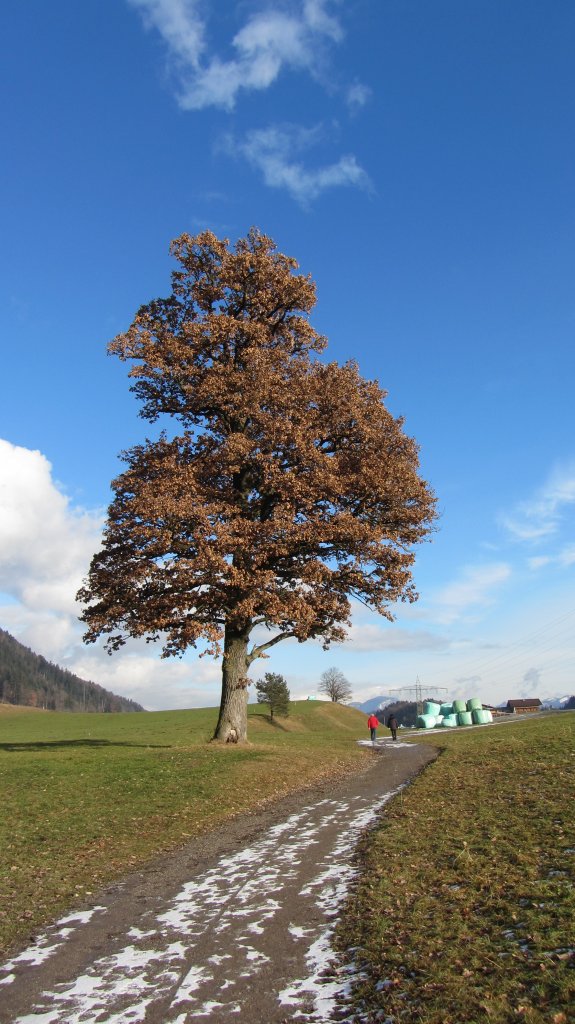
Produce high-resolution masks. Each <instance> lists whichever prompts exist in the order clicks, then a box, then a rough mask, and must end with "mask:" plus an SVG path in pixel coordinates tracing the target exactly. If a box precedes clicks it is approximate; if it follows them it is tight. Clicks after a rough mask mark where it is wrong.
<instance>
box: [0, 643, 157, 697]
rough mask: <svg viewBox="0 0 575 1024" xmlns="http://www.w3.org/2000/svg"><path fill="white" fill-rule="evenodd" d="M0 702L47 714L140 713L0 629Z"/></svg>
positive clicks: (95, 684)
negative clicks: (77, 712) (42, 710)
mask: <svg viewBox="0 0 575 1024" xmlns="http://www.w3.org/2000/svg"><path fill="white" fill-rule="evenodd" d="M0 702H2V703H4V704H19V705H25V706H27V707H35V708H46V709H47V710H49V711H143V710H144V708H143V707H142V706H141V705H140V704H136V702H135V701H133V700H128V699H127V698H126V697H117V696H116V694H115V693H110V691H109V690H105V689H104V688H103V687H102V686H99V685H98V683H92V682H89V681H88V680H86V679H80V678H79V677H78V676H75V675H74V674H73V673H72V672H68V670H67V669H65V668H59V667H58V665H53V664H52V663H51V662H50V661H46V659H45V658H43V657H42V656H41V655H40V654H34V652H33V651H31V650H30V649H29V648H28V647H24V645H23V644H21V643H20V642H19V641H18V640H16V639H15V638H14V637H13V636H11V635H10V633H7V632H6V631H5V630H3V629H0Z"/></svg>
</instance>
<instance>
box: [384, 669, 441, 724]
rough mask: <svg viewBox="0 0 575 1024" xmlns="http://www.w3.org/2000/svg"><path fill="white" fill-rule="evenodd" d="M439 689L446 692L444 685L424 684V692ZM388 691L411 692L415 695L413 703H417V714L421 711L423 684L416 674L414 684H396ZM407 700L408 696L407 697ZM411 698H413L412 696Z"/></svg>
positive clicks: (433, 691)
mask: <svg viewBox="0 0 575 1024" xmlns="http://www.w3.org/2000/svg"><path fill="white" fill-rule="evenodd" d="M440 690H441V692H442V693H447V687H446V686H426V687H425V692H426V693H428V694H429V693H438V692H439V691H440ZM389 692H390V693H406V694H409V693H412V694H413V695H414V697H415V703H416V704H417V714H418V715H420V714H421V713H422V711H423V684H422V682H421V680H420V678H419V676H417V678H416V680H415V686H398V687H396V688H395V689H394V690H390V691H389ZM407 699H408V700H409V698H407ZM412 699H413V698H412Z"/></svg>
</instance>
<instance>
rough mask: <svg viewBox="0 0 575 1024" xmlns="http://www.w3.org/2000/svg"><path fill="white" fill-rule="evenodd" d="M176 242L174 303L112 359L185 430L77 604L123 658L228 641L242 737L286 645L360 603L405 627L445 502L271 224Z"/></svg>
mask: <svg viewBox="0 0 575 1024" xmlns="http://www.w3.org/2000/svg"><path fill="white" fill-rule="evenodd" d="M171 251H172V254H173V255H174V257H175V258H176V260H177V263H178V269H176V270H175V271H174V273H173V275H172V292H171V294H170V295H169V296H168V297H167V298H163V299H162V298H159V299H155V300H153V301H151V302H149V303H148V304H147V305H144V306H142V307H141V308H140V309H139V311H138V313H137V315H136V317H135V319H134V321H133V323H132V324H131V326H130V327H129V328H128V330H127V331H126V332H125V333H122V334H120V335H118V337H116V338H115V339H114V340H113V341H112V342H111V344H110V346H109V350H110V352H112V353H114V354H116V355H118V356H119V358H120V359H122V360H124V361H129V362H130V363H132V366H131V369H130V376H131V377H132V379H133V385H132V389H131V390H132V391H133V392H134V394H135V395H136V397H137V398H138V399H139V401H140V402H141V416H142V417H144V418H145V419H147V420H149V421H150V422H154V421H156V420H158V419H159V418H160V417H161V420H162V425H164V424H166V423H169V424H170V425H171V424H174V430H173V431H172V432H171V433H170V435H169V436H168V433H167V432H166V431H164V432H163V433H162V434H161V436H160V437H159V438H158V439H157V440H148V441H146V443H144V444H139V445H136V446H135V447H133V448H132V449H130V450H129V451H127V452H125V453H124V454H123V458H124V460H125V462H126V470H125V471H124V472H123V473H122V474H121V475H120V476H119V477H118V478H117V479H116V480H115V481H114V482H113V489H114V492H115V496H114V499H113V501H112V504H111V505H110V508H109V510H108V519H107V526H106V530H105V534H104V541H103V546H102V549H101V551H99V552H98V553H97V554H96V555H95V556H94V558H93V560H92V563H91V566H90V571H89V575H88V578H87V581H86V583H85V586H84V587H83V588H82V589H81V591H80V592H79V595H78V596H79V599H80V600H81V601H82V602H83V603H84V604H85V608H84V611H83V615H82V619H83V621H84V622H85V623H86V624H87V627H88V629H87V633H86V635H85V639H86V641H87V642H94V641H95V640H96V639H97V638H98V637H100V636H101V635H105V636H106V637H107V641H106V643H107V647H108V650H109V651H114V650H117V649H118V648H119V647H121V646H122V644H124V643H125V641H126V639H127V638H128V637H146V638H147V639H148V640H153V641H159V642H160V643H161V645H162V652H163V656H169V655H181V654H182V653H183V652H184V651H185V650H186V649H188V648H189V647H190V646H191V647H194V646H196V645H197V644H198V643H199V642H206V643H207V646H208V650H209V651H210V652H211V653H213V654H219V653H221V650H222V645H223V655H224V656H223V683H222V701H221V707H220V717H219V722H218V726H217V730H216V736H217V738H219V739H222V740H225V739H227V738H228V737H229V736H230V735H231V734H232V733H235V734H236V736H237V738H238V739H240V740H243V739H245V738H246V730H247V708H246V705H247V684H248V671H249V666H250V664H251V663H252V662H253V660H254V659H255V658H258V657H260V656H262V655H264V654H265V652H266V651H267V650H268V649H269V648H270V647H272V646H273V645H274V644H277V643H279V642H280V641H281V640H284V639H287V638H294V639H296V640H298V641H299V642H304V641H306V640H308V639H310V638H313V637H317V638H320V639H321V641H322V642H323V644H324V646H328V645H329V644H330V643H331V642H332V641H337V640H342V639H344V637H345V635H346V626H347V625H349V619H350V607H351V606H350V600H351V599H356V600H358V601H361V602H362V603H363V604H365V605H367V606H368V607H369V608H372V609H374V610H375V611H377V612H379V613H380V614H382V615H384V616H385V617H387V618H388V619H391V618H393V615H392V612H391V610H390V605H392V604H393V603H394V602H396V601H400V600H402V601H403V600H407V601H413V600H415V599H416V597H417V594H416V591H415V588H414V585H413V581H412V572H411V570H412V565H413V562H414V552H413V547H414V545H416V544H417V543H418V542H420V541H422V540H423V539H424V538H425V537H426V536H427V535H428V534H429V532H430V530H431V528H432V525H433V520H434V516H435V506H434V496H433V493H432V491H431V489H430V487H429V485H428V484H427V483H426V481H425V480H423V479H422V478H421V477H420V475H419V473H418V468H419V467H418V449H417V445H416V443H415V441H414V440H413V439H412V438H410V437H408V436H407V435H406V434H405V433H404V431H403V425H402V420H401V419H396V418H394V417H393V416H392V415H391V413H390V412H389V411H388V410H387V409H386V407H385V404H384V397H385V395H384V392H383V391H382V390H381V388H380V387H379V385H378V384H377V382H375V381H368V380H364V379H363V378H362V377H361V376H360V374H359V370H358V367H357V365H356V364H355V362H353V361H351V362H348V363H346V364H345V365H338V364H337V363H335V362H326V361H324V360H322V359H320V358H318V356H319V355H320V354H321V353H322V352H323V351H324V349H325V346H326V340H325V338H323V337H322V336H321V335H319V334H318V333H317V332H316V331H315V330H314V329H313V327H312V326H311V324H310V322H309V319H308V315H309V313H310V311H311V309H312V308H313V306H314V304H315V286H314V284H313V282H312V281H311V279H310V277H309V276H305V275H302V274H299V273H297V269H298V265H297V263H296V261H295V260H294V259H292V258H291V257H288V256H285V255H283V254H282V253H280V252H278V251H277V249H276V247H275V245H274V243H273V241H272V240H271V239H270V238H268V237H267V236H265V235H263V234H260V233H259V232H258V231H256V230H255V229H252V230H251V231H250V232H249V234H248V235H247V237H246V238H242V239H240V240H239V241H238V242H237V243H236V244H235V246H234V247H231V246H230V244H229V242H228V240H227V239H224V240H219V239H218V238H217V237H216V236H215V235H214V234H212V233H211V232H208V231H207V232H203V233H202V234H200V235H197V236H195V237H191V236H189V235H186V234H184V235H181V236H180V237H179V238H177V239H176V240H175V241H174V242H173V243H172V247H171ZM344 300H345V295H343V297H342V301H344ZM176 424H179V429H178V431H177V432H176V430H175V425H176ZM166 430H167V428H166ZM256 628H257V634H256V635H257V637H258V639H257V641H256V642H253V641H252V646H251V648H250V637H251V634H252V632H253V631H254V629H256Z"/></svg>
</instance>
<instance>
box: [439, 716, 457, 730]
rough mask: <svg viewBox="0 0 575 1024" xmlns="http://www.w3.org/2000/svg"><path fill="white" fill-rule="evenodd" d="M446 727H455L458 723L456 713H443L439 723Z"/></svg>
mask: <svg viewBox="0 0 575 1024" xmlns="http://www.w3.org/2000/svg"><path fill="white" fill-rule="evenodd" d="M441 724H442V725H444V726H445V728H446V729H455V728H456V726H457V725H458V721H457V715H453V714H452V715H444V716H443V722H442V723H441Z"/></svg>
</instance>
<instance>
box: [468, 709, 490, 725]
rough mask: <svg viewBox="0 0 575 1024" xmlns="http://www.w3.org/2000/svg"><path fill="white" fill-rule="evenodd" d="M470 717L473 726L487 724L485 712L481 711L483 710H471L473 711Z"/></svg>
mask: <svg viewBox="0 0 575 1024" xmlns="http://www.w3.org/2000/svg"><path fill="white" fill-rule="evenodd" d="M471 717H472V719H473V724H474V725H486V724H487V717H486V712H485V711H484V710H483V708H473V711H472V712H471Z"/></svg>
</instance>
